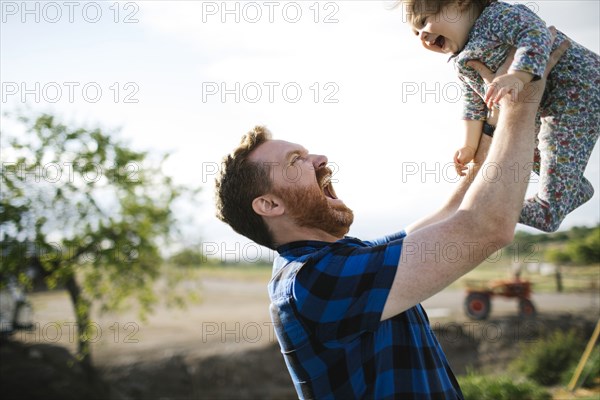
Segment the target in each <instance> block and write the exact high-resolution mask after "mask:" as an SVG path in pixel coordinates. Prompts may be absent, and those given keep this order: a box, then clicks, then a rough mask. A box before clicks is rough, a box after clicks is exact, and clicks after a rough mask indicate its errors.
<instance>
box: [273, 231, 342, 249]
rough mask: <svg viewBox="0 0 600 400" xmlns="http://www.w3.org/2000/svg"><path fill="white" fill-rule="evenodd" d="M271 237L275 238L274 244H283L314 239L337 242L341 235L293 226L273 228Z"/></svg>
mask: <svg viewBox="0 0 600 400" xmlns="http://www.w3.org/2000/svg"><path fill="white" fill-rule="evenodd" d="M273 231H274V232H273V237H274V238H275V243H276V246H277V247H278V246H281V245H284V244H288V243H292V242H298V241H304V240H316V241H321V242H328V243H333V242H337V241H338V240H340V239H343V236H342V237H337V236H334V235H331V234H329V233H327V232H325V231H323V230H321V229H316V228H307V227H299V226H293V227H289V228H288V229H273Z"/></svg>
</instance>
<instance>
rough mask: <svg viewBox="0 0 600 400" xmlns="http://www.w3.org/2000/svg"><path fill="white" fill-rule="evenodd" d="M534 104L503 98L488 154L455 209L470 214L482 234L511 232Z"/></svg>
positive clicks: (523, 185)
mask: <svg viewBox="0 0 600 400" xmlns="http://www.w3.org/2000/svg"><path fill="white" fill-rule="evenodd" d="M537 105H538V102H537V101H533V100H532V99H531V100H530V101H528V100H527V99H521V100H520V101H519V102H516V103H515V102H511V101H509V100H504V103H503V105H502V113H501V115H500V118H499V120H498V126H497V128H496V132H495V133H494V141H493V143H492V145H491V147H490V151H489V155H488V157H487V159H486V161H485V162H484V163H483V165H482V167H481V170H480V172H479V174H478V175H477V177H476V179H475V181H474V182H473V185H472V187H471V188H470V190H469V191H468V192H467V193H466V195H465V197H464V199H463V201H462V203H461V205H460V206H459V209H458V212H461V211H468V212H470V213H473V216H474V220H475V221H478V222H477V223H476V224H475V225H476V226H474V227H473V228H474V229H477V230H479V231H480V232H479V233H480V234H481V235H486V234H487V233H488V231H489V229H490V228H493V229H494V230H498V231H499V232H500V233H501V236H502V234H504V235H505V236H509V235H512V234H513V233H514V228H515V226H516V223H517V221H518V216H519V214H520V211H521V208H522V207H523V199H524V197H525V191H526V190H527V182H528V178H529V173H530V172H531V159H532V156H533V150H534V146H535V135H534V132H535V115H536V112H537V108H538V106H537ZM515 171H518V174H516V175H515ZM520 174H522V175H521V176H519V175H520Z"/></svg>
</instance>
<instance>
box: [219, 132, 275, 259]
mask: <svg viewBox="0 0 600 400" xmlns="http://www.w3.org/2000/svg"><path fill="white" fill-rule="evenodd" d="M269 139H271V132H269V130H268V129H267V128H265V127H264V126H256V127H255V128H254V129H253V130H251V131H250V132H248V133H247V134H245V135H244V136H243V137H242V140H241V142H240V144H239V146H238V147H237V148H236V149H235V150H234V151H233V152H232V153H231V154H229V155H227V156H225V157H224V158H223V162H222V164H221V171H220V174H219V176H218V177H217V179H216V180H215V202H216V206H217V218H219V219H220V220H221V221H223V222H225V223H227V224H229V225H230V226H231V227H232V228H233V230H234V231H236V232H237V233H239V234H241V235H244V236H246V237H247V238H249V239H251V240H253V241H255V242H256V243H258V244H260V245H263V246H266V247H268V248H270V249H273V247H274V245H273V238H272V237H271V233H270V232H269V229H268V227H267V225H266V224H265V222H264V220H263V219H262V217H261V216H260V215H258V214H257V213H255V212H254V209H253V208H252V201H253V200H254V199H255V198H257V197H258V196H261V195H263V194H265V193H268V192H269V191H270V190H271V185H272V182H271V179H270V178H269V173H270V167H269V166H268V165H265V164H261V163H256V162H252V161H250V160H248V157H249V156H250V153H252V151H253V150H255V149H256V148H257V147H258V146H260V145H261V144H263V143H264V142H266V141H267V140H269Z"/></svg>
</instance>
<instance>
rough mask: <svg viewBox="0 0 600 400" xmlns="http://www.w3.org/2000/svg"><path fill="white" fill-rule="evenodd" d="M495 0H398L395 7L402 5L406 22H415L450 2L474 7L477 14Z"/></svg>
mask: <svg viewBox="0 0 600 400" xmlns="http://www.w3.org/2000/svg"><path fill="white" fill-rule="evenodd" d="M496 1H497V0H398V1H397V2H396V4H395V5H394V6H395V7H398V6H400V5H404V10H405V11H406V13H407V16H408V22H409V23H411V24H413V25H414V24H416V22H418V19H419V18H421V17H422V16H424V15H436V14H438V13H439V12H440V11H442V9H443V8H444V7H445V6H447V5H450V4H453V3H455V4H457V5H458V6H459V7H461V8H466V7H471V6H473V7H474V10H475V12H476V13H477V15H479V14H481V12H482V11H483V9H484V8H486V7H487V6H488V5H490V4H491V3H494V2H496Z"/></svg>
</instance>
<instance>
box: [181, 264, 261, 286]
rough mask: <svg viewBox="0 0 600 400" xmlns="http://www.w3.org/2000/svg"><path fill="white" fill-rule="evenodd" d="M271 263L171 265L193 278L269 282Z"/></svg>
mask: <svg viewBox="0 0 600 400" xmlns="http://www.w3.org/2000/svg"><path fill="white" fill-rule="evenodd" d="M271 267H272V266H271V264H267V263H256V264H224V265H218V264H207V265H202V266H200V267H196V268H181V267H172V268H173V269H179V270H185V272H186V274H189V275H188V276H189V277H191V278H193V279H206V278H208V279H227V280H238V281H246V282H248V281H252V282H265V284H266V283H267V282H269V280H270V279H271Z"/></svg>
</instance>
